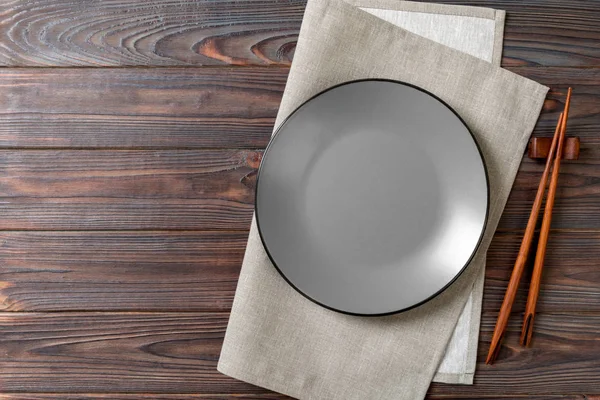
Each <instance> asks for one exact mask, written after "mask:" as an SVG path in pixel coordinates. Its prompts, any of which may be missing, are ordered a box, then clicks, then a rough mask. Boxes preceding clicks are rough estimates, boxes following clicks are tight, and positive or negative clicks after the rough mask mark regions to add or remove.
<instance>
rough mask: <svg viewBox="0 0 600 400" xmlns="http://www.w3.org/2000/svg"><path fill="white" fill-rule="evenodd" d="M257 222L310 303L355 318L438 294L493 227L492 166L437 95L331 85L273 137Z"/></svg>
mask: <svg viewBox="0 0 600 400" xmlns="http://www.w3.org/2000/svg"><path fill="white" fill-rule="evenodd" d="M256 190H257V194H256V216H257V221H258V226H259V232H260V235H261V238H262V241H263V244H264V245H265V249H266V250H267V252H268V254H269V256H270V258H271V260H272V261H273V264H274V265H275V266H276V268H277V269H278V270H279V272H280V273H281V274H282V275H283V277H284V278H285V279H286V280H287V281H288V282H289V283H290V284H291V285H292V286H293V287H295V288H296V289H297V290H298V291H299V292H300V293H302V294H303V295H304V296H306V297H308V298H309V299H311V300H313V301H315V302H317V303H319V304H321V305H323V306H325V307H327V308H330V309H333V310H337V311H341V312H345V313H350V314H359V315H382V314H389V313H394V312H399V311H403V310H406V309H409V308H412V307H414V306H416V305H418V304H421V303H423V302H424V301H427V300H428V299H430V298H432V297H434V296H435V295H436V294H438V293H440V292H441V291H443V290H444V289H445V288H446V287H447V286H448V285H449V284H450V283H452V282H453V281H454V279H456V277H457V276H458V275H459V274H460V273H461V272H462V270H463V269H464V268H465V267H466V265H467V264H468V262H469V261H470V259H471V258H472V256H473V254H474V252H475V250H476V249H477V246H478V245H479V242H480V240H481V237H482V234H483V230H484V228H485V224H486V217H487V212H488V181H487V174H486V169H485V165H484V162H483V159H482V156H481V153H480V151H479V148H478V147H477V144H476V142H475V141H474V138H473V136H472V135H471V133H470V132H469V130H468V128H467V127H466V126H465V124H464V123H463V122H462V121H461V119H460V118H459V117H458V116H457V114H456V113H455V112H454V111H452V110H451V109H450V108H449V107H448V106H447V105H445V104H444V103H442V102H441V101H440V100H438V99H437V98H435V97H433V96H432V95H431V94H429V93H427V92H425V91H423V90H421V89H419V88H416V87H413V86H410V85H407V84H403V83H400V82H393V81H382V80H365V81H355V82H350V83H346V84H343V85H340V86H336V87H334V88H332V89H329V90H327V91H325V92H323V93H321V94H319V95H318V96H316V97H314V98H312V99H311V100H309V101H308V102H306V103H305V104H304V105H302V106H301V107H300V108H298V109H297V110H296V111H295V112H294V113H293V114H292V115H291V116H290V117H289V118H288V119H287V120H286V121H285V122H284V123H283V124H282V125H281V126H280V127H279V129H278V131H277V133H276V134H275V135H274V137H273V139H272V140H271V143H270V144H269V146H268V148H267V150H266V151H265V154H264V157H263V160H262V164H261V167H260V171H259V177H258V183H257V189H256Z"/></svg>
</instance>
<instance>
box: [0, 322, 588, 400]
mask: <svg viewBox="0 0 600 400" xmlns="http://www.w3.org/2000/svg"><path fill="white" fill-rule="evenodd" d="M227 318H228V315H227V314H226V313H202V314H197V313H186V314H181V313H168V314H156V313H155V314H131V313H67V314H61V313H49V314H35V313H29V314H20V313H3V314H0V328H1V330H2V336H1V337H0V382H2V385H3V391H4V392H24V393H27V392H28V391H32V390H33V391H40V392H45V393H48V392H50V393H52V392H54V393H57V392H58V393H69V392H73V393H88V392H100V393H106V392H116V393H138V392H139V393H179V394H185V393H205V394H211V393H214V394H221V393H253V394H263V393H266V391H265V390H264V389H261V388H257V387H254V386H251V385H249V384H246V383H243V382H240V381H236V380H233V379H231V378H228V377H226V376H224V375H222V374H220V373H219V372H217V371H216V363H217V359H218V355H219V350H220V347H221V343H222V339H223V335H224V332H225V328H226V324H227ZM517 319H518V318H513V320H512V321H513V323H511V324H510V325H509V333H508V335H507V338H506V341H505V346H503V349H502V351H501V354H500V359H499V362H498V363H497V364H496V365H494V366H491V367H490V366H488V367H484V366H482V367H481V368H480V369H479V371H478V374H477V377H476V385H475V386H462V385H450V386H448V385H433V387H432V393H433V394H436V393H440V394H445V395H456V396H462V395H464V396H465V397H467V398H468V397H475V396H477V395H488V396H489V395H491V394H496V393H502V394H503V395H511V394H517V395H518V394H523V393H536V394H537V395H544V394H552V393H573V394H577V393H597V392H598V390H599V388H598V386H597V384H598V380H597V375H596V373H595V371H597V368H598V359H600V346H599V345H598V343H597V330H598V327H599V326H600V316H599V315H598V314H594V315H566V314H557V315H548V314H540V315H539V316H538V321H537V324H536V328H537V332H536V337H535V346H534V347H533V348H531V349H527V348H522V347H520V346H518V345H516V342H517V339H518V334H519V328H520V321H517ZM514 321H517V323H514ZM494 322H495V317H494V316H493V315H489V314H484V315H483V321H482V332H483V333H482V338H483V340H482V345H481V346H480V349H483V348H484V347H485V345H484V344H485V341H486V340H487V337H488V336H489V335H490V334H491V330H492V328H493V323H494ZM480 356H483V353H481V354H480ZM508 383H510V384H508Z"/></svg>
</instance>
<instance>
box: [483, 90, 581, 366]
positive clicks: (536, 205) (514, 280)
mask: <svg viewBox="0 0 600 400" xmlns="http://www.w3.org/2000/svg"><path fill="white" fill-rule="evenodd" d="M571 91H572V90H571V88H569V91H568V93H567V100H566V102H565V109H564V111H563V112H562V113H561V114H560V117H559V119H558V124H557V125H556V130H555V132H554V137H553V139H552V145H551V146H550V151H549V153H548V160H547V161H546V167H545V168H544V173H543V174H542V179H541V180H540V184H539V186H538V190H537V194H536V195H535V200H534V202H533V207H532V209H531V214H530V215H529V220H528V221H527V228H526V229H525V235H524V236H523V241H522V242H521V247H520V249H519V254H518V256H517V260H516V261H515V266H514V268H513V271H512V274H511V276H510V281H509V283H508V287H507V289H506V294H505V295H504V301H503V302H502V307H501V308H500V313H499V315H498V321H497V322H496V328H495V329H494V334H493V336H492V343H491V345H490V350H489V352H488V356H487V359H486V361H485V363H486V364H491V363H493V362H494V360H495V359H496V357H497V356H498V352H499V351H500V344H501V342H502V339H503V338H504V332H505V331H506V325H507V323H508V317H509V316H510V311H511V309H512V305H513V302H514V301H515V297H516V295H517V289H518V286H519V281H520V280H521V276H522V275H523V270H524V269H525V262H526V261H527V256H528V254H529V248H530V247H531V242H532V240H533V235H534V232H535V226H536V224H537V219H538V215H539V212H540V208H541V206H542V201H543V198H544V192H545V191H546V183H547V181H548V175H549V174H550V168H551V166H552V165H553V164H554V165H553V167H552V177H551V178H550V186H549V188H548V197H547V199H546V208H545V209H544V218H543V220H542V228H541V230H540V238H539V242H538V248H537V252H536V254H535V262H534V265H533V274H532V277H531V284H530V286H529V295H528V296H527V307H526V309H525V318H524V319H523V329H522V331H521V340H520V343H521V345H523V346H529V344H530V343H531V335H532V333H533V321H534V316H535V308H536V305H537V299H538V296H539V293H540V281H541V277H542V268H543V266H544V257H545V254H546V244H547V243H548V235H549V234H550V222H551V220H552V208H553V207H554V197H555V195H556V187H557V182H558V172H559V169H560V161H561V158H562V154H563V143H564V141H565V134H566V130H567V119H568V117H569V107H570V106H571ZM555 153H556V157H554V154H555Z"/></svg>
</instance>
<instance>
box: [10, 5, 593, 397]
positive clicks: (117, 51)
mask: <svg viewBox="0 0 600 400" xmlns="http://www.w3.org/2000/svg"><path fill="white" fill-rule="evenodd" d="M441 2H443V3H452V4H455V3H456V4H471V5H476V6H491V7H495V8H499V9H505V10H507V11H508V19H507V22H506V33H505V50H504V58H503V66H504V67H506V68H508V69H510V70H511V71H513V72H516V73H518V74H521V75H524V76H527V77H529V78H532V79H535V80H537V81H539V82H541V83H543V84H546V85H548V86H550V87H551V88H552V90H551V92H550V94H549V96H548V100H547V101H546V104H545V107H544V111H543V113H542V116H541V118H540V121H539V123H538V124H537V127H536V129H535V132H534V135H535V136H550V135H551V134H552V131H553V127H554V124H555V121H556V119H557V117H558V112H559V111H560V110H561V109H562V106H563V104H562V102H563V98H564V93H565V90H566V88H567V87H568V86H572V87H573V88H574V95H573V107H572V113H571V118H570V119H569V122H570V126H569V134H570V135H578V136H580V137H581V139H582V149H581V159H580V160H579V161H577V162H568V163H565V164H564V165H563V168H562V170H561V178H560V183H559V185H560V188H559V191H558V195H557V202H556V207H555V212H554V220H553V229H552V233H551V238H550V242H549V249H548V255H547V262H546V268H545V271H544V278H543V286H542V292H541V299H540V303H539V306H538V310H539V312H540V313H539V315H538V319H537V322H536V331H535V339H534V343H533V347H532V348H530V349H524V348H521V347H519V346H518V345H517V339H518V331H519V328H520V322H521V318H520V315H521V313H522V311H523V309H524V300H525V296H524V294H525V289H526V285H523V289H522V290H521V292H520V293H519V298H518V301H517V304H516V307H515V309H514V316H513V318H512V322H511V325H510V332H509V334H508V337H507V338H506V341H505V345H504V346H503V348H502V351H501V353H500V357H499V362H498V363H497V365H495V366H493V367H489V366H485V365H483V363H480V365H479V366H478V371H477V375H476V384H475V385H474V386H454V385H453V386H449V385H438V384H434V385H433V386H432V388H431V390H430V396H431V398H432V399H448V398H464V399H467V398H470V399H492V398H493V399H500V398H503V399H509V398H511V399H512V398H535V399H538V400H541V399H563V400H567V399H585V398H587V399H592V398H594V396H593V395H594V394H596V395H599V394H600V1H598V0H594V1H591V0H568V1H567V0H563V1H560V0H530V1H523V2H522V1H516V0H498V1H491V0H489V1H486V0H473V1H468V0H465V1H452V0H444V1H441ZM304 7H305V1H304V0H246V1H229V0H197V1H188V0H170V1H159V0H152V1H150V0H119V1H117V0H113V1H93V0H89V1H84V0H36V1H34V0H12V1H11V0H3V1H1V2H0V34H1V36H0V38H1V40H0V64H1V65H2V66H3V67H5V68H1V69H0V146H1V148H0V171H1V174H0V196H1V199H0V230H1V232H0V311H1V312H0V392H1V393H2V394H0V398H1V399H13V400H14V399H64V398H69V399H87V398H97V397H102V398H106V399H117V398H119V399H121V398H131V399H135V398H140V397H142V396H146V397H152V398H154V397H161V398H165V399H175V398H201V399H204V400H207V399H211V400H215V399H225V398H232V397H234V398H238V399H239V398H243V399H279V398H282V396H280V395H277V394H273V393H269V392H267V391H266V390H264V389H261V388H258V387H254V386H251V385H248V384H245V383H242V382H238V381H235V380H233V379H230V378H228V377H226V376H223V375H221V374H219V373H218V372H217V371H216V369H215V367H216V363H217V359H218V356H219V351H220V347H221V342H222V339H223V335H224V332H225V327H226V324H227V318H228V313H229V309H230V307H231V303H232V299H233V295H234V290H235V286H236V281H237V277H238V273H239V269H240V264H241V261H242V257H243V252H244V246H245V243H246V237H247V234H248V229H249V223H250V219H251V216H252V202H253V185H254V182H255V176H256V169H257V166H258V163H259V160H260V155H261V151H262V149H263V148H264V147H265V146H266V144H267V141H268V140H269V136H270V133H271V130H272V127H273V123H274V117H275V115H276V112H277V107H278V104H279V101H280V98H281V95H282V91H283V89H284V85H285V82H286V77H287V73H288V67H289V64H290V62H291V60H292V58H293V53H294V47H295V41H296V38H297V34H298V30H299V27H300V22H301V20H302V14H303V11H304ZM542 169H543V166H542V164H540V163H536V162H533V161H531V160H528V159H524V160H523V164H522V166H521V169H520V172H519V175H518V177H517V180H516V183H515V187H514V189H513V192H512V195H511V197H510V200H509V203H508V206H507V208H506V211H505V213H504V217H503V219H502V222H501V223H500V227H499V229H498V232H497V234H496V237H495V240H494V242H493V245H492V247H491V249H490V251H489V257H488V266H487V279H486V288H485V302H484V313H483V322H482V333H481V345H480V360H483V357H484V353H485V352H486V351H487V346H488V344H489V339H490V336H491V331H492V329H493V324H494V321H495V317H496V313H497V310H498V308H499V306H500V302H501V299H502V296H503V293H504V289H505V287H506V284H507V280H508V277H509V273H510V270H511V268H512V263H513V261H514V258H515V256H516V254H517V250H518V246H519V242H520V238H521V234H522V230H523V229H524V227H525V223H526V219H527V216H528V212H529V209H530V206H531V203H532V201H533V198H534V195H535V190H536V186H537V183H538V179H539V177H540V174H541V171H542ZM525 278H526V279H527V277H525ZM67 394H69V395H68V396H67ZM596 399H600V397H596Z"/></svg>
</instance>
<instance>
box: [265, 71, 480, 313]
mask: <svg viewBox="0 0 600 400" xmlns="http://www.w3.org/2000/svg"><path fill="white" fill-rule="evenodd" d="M360 82H387V83H394V84H399V85H404V86H408V87H411V88H413V89H417V90H419V91H420V92H423V93H425V94H428V95H430V96H431V97H433V98H434V99H436V100H437V101H439V102H440V103H441V104H442V105H444V106H445V107H446V108H448V109H449V110H450V111H452V113H453V114H454V115H456V117H457V118H458V119H459V120H460V122H461V123H462V124H463V125H464V127H465V128H466V129H467V132H469V134H470V135H471V138H472V139H473V142H474V143H475V147H476V148H477V151H478V152H479V157H480V158H481V163H482V165H483V170H484V173H485V182H486V188H487V193H486V195H487V196H486V200H487V201H486V208H485V219H484V221H483V226H482V228H481V234H480V235H479V239H478V241H477V245H476V246H475V248H474V249H473V252H472V254H471V256H470V257H469V259H468V260H467V261H466V262H465V265H463V267H462V268H461V270H460V271H459V272H458V273H457V274H456V276H455V277H454V278H453V279H452V280H451V281H450V282H448V283H447V284H446V285H445V286H444V287H442V288H441V289H440V290H438V291H437V292H436V293H434V294H432V295H431V296H429V297H428V298H426V299H424V300H422V301H420V302H419V303H416V304H414V305H412V306H410V307H405V308H402V309H399V310H396V311H389V312H384V313H373V314H362V313H354V312H351V311H346V310H339V309H337V308H334V307H331V306H328V305H327V304H323V303H321V302H319V301H318V300H316V299H314V298H312V297H310V296H309V295H307V294H306V293H304V292H303V291H302V290H300V289H299V288H298V287H297V286H296V285H294V284H293V283H292V282H291V281H290V280H289V279H288V278H287V276H285V274H284V273H283V271H282V270H281V269H280V268H279V267H278V266H277V263H276V262H275V259H274V258H273V256H272V255H271V252H270V251H269V247H268V246H267V243H266V241H265V239H264V236H263V233H262V230H261V229H260V218H259V212H258V194H259V190H258V187H259V185H258V182H259V180H260V175H261V171H262V169H263V162H262V161H263V160H264V159H265V157H266V155H267V154H268V152H269V150H270V149H271V145H272V144H273V142H274V140H275V138H276V137H277V135H278V134H279V133H280V131H281V129H282V128H283V127H284V126H285V125H286V123H287V122H288V121H289V120H290V118H292V116H294V115H295V114H296V113H297V112H298V111H299V110H300V109H301V108H302V107H304V105H306V104H307V103H309V102H311V101H312V100H314V99H315V98H317V97H319V96H321V95H322V94H324V93H327V92H329V91H330V90H333V89H337V88H339V87H341V86H346V85H351V84H354V83H360ZM489 213H490V178H489V173H488V167H487V164H486V161H485V157H484V156H483V152H482V151H481V146H480V145H479V142H478V141H477V138H476V137H475V135H474V134H473V132H472V131H471V129H470V128H469V126H468V125H467V124H466V123H465V121H464V120H463V119H462V117H461V116H460V115H459V114H458V113H457V112H456V110H454V108H452V107H451V106H450V105H449V104H448V103H446V102H445V101H444V100H442V99H441V98H439V97H438V96H436V95H435V94H433V93H431V92H430V91H428V90H427V89H423V88H422V87H419V86H416V85H413V84H412V83H408V82H404V81H400V80H394V79H384V78H366V79H356V80H351V81H346V82H342V83H339V84H337V85H334V86H331V87H329V88H327V89H325V90H322V91H320V92H319V93H317V94H315V95H314V96H312V97H310V98H309V99H308V100H306V101H305V102H303V103H302V104H300V105H299V106H298V107H297V108H296V109H294V111H292V112H291V113H290V115H288V116H287V117H286V118H285V119H284V120H283V122H281V124H280V125H279V126H278V127H277V129H276V130H275V133H274V134H273V135H272V136H271V139H269V143H268V144H267V147H266V148H265V150H264V152H263V156H262V159H261V163H260V166H259V167H258V173H257V177H256V185H255V191H254V215H255V218H256V226H257V228H258V235H259V237H260V241H261V243H262V245H263V248H264V249H265V252H266V253H267V256H268V257H269V260H270V261H271V264H273V266H274V267H275V269H276V270H277V272H278V273H279V275H280V276H281V277H282V278H283V279H284V280H285V281H286V282H287V283H288V285H290V286H291V287H292V288H294V290H296V292H298V293H300V294H301V295H302V296H303V297H304V298H306V299H308V300H310V301H311V302H313V303H315V304H317V305H319V306H321V307H323V308H326V309H328V310H330V311H335V312H338V313H341V314H345V315H352V316H356V317H385V316H390V315H395V314H400V313H403V312H406V311H409V310H412V309H414V308H417V307H419V306H421V305H423V304H425V303H428V302H429V301H431V300H433V299H434V298H436V297H437V296H439V295H440V294H442V293H443V292H444V291H446V289H448V288H449V287H450V286H452V284H453V283H454V282H456V281H457V280H458V278H459V277H460V276H461V275H462V274H463V273H464V272H465V270H466V269H467V267H468V266H469V264H470V263H471V261H473V258H474V257H475V254H477V250H479V247H480V246H481V242H482V241H483V237H484V234H485V230H486V228H487V225H488V218H489Z"/></svg>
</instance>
